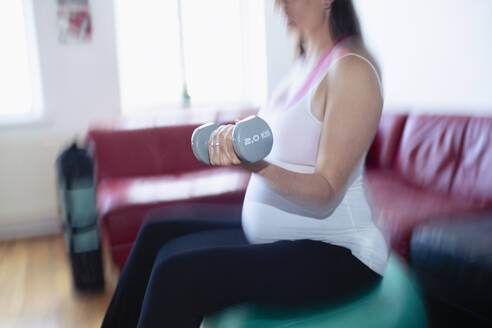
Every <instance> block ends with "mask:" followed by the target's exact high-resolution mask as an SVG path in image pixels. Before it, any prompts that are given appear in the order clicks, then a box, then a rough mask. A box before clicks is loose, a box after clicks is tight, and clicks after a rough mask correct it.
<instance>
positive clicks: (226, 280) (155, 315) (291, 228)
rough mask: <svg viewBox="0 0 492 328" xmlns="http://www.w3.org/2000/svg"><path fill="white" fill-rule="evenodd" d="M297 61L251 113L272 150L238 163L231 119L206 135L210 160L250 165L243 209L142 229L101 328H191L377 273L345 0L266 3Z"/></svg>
mask: <svg viewBox="0 0 492 328" xmlns="http://www.w3.org/2000/svg"><path fill="white" fill-rule="evenodd" d="M276 6H277V8H279V9H280V10H281V12H282V14H283V15H284V18H285V20H286V22H287V24H288V29H289V32H290V33H291V35H292V36H293V37H294V38H295V40H296V59H295V61H294V63H293V65H292V67H291V69H290V70H289V71H288V73H286V74H285V75H284V77H283V79H282V81H281V83H279V85H278V86H277V88H276V89H275V92H273V94H272V96H271V97H270V99H269V102H268V105H267V106H265V107H263V108H261V109H260V111H259V112H258V116H260V117H261V118H263V119H264V120H265V121H266V122H267V123H268V124H269V125H270V127H271V129H272V132H273V135H274V145H273V149H272V151H271V153H270V154H269V155H268V156H267V157H266V158H265V159H264V160H262V161H260V162H257V163H242V162H241V161H240V160H239V158H238V157H237V156H236V154H235V153H234V148H233V146H232V142H231V135H232V128H233V125H222V126H220V127H219V128H218V129H217V130H215V131H214V132H213V133H212V135H211V137H210V140H209V155H210V162H211V164H212V165H221V166H227V165H232V166H235V167H240V168H242V169H245V170H248V171H249V172H252V174H251V179H250V181H249V184H248V187H247V190H246V196H245V199H244V205H243V209H242V216H241V218H240V219H230V218H217V217H215V218H214V217H206V218H203V217H202V218H176V219H166V220H161V221H159V220H157V221H153V222H149V223H147V224H145V225H144V226H143V227H142V228H141V229H140V231H139V234H138V237H137V241H136V243H135V245H134V247H133V249H132V251H131V253H130V256H129V258H128V261H127V263H126V265H125V267H124V269H123V271H122V273H121V276H120V279H119V282H118V285H117V288H116V291H115V293H114V295H113V298H112V300H111V303H110V305H109V308H108V310H107V312H106V316H105V318H104V321H103V324H102V326H103V327H166V328H167V327H169V328H176V327H190V328H191V327H199V326H200V323H201V321H202V319H203V318H204V316H206V315H210V314H212V313H214V312H216V311H218V310H220V309H223V308H225V307H228V306H231V305H233V304H237V303H242V302H256V303H263V304H275V305H288V306H298V305H305V304H310V303H315V302H328V301H337V300H339V299H342V298H345V297H350V296H351V295H356V294H357V293H360V292H361V291H363V290H364V289H366V288H369V287H370V286H372V285H373V284H374V283H376V282H377V281H378V280H380V279H381V277H382V275H383V274H384V271H385V267H386V263H387V261H388V246H387V243H386V241H385V239H384V237H383V235H382V233H381V231H380V230H379V229H378V227H377V226H376V225H375V224H374V222H373V219H372V215H371V204H370V199H369V198H368V197H367V195H366V192H365V185H364V179H363V174H364V170H363V168H364V162H365V158H366V155H367V151H368V149H369V147H370V145H371V143H372V141H373V138H374V136H375V134H376V131H377V128H378V124H379V119H380V116H381V112H382V107H383V96H382V88H381V83H380V77H379V72H378V69H377V68H376V67H375V63H374V61H373V59H372V57H371V56H370V55H369V53H368V52H367V50H366V49H365V47H364V43H363V41H362V37H361V31H360V27H359V23H358V19H357V17H356V13H355V10H354V7H353V4H352V1H350V0H283V1H282V0H280V1H279V0H277V1H276Z"/></svg>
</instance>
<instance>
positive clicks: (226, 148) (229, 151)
mask: <svg viewBox="0 0 492 328" xmlns="http://www.w3.org/2000/svg"><path fill="white" fill-rule="evenodd" d="M233 130H234V124H226V125H221V126H220V127H219V128H218V129H217V130H215V131H214V132H212V134H211V135H210V138H209V140H208V155H209V158H210V165H239V164H241V160H240V159H239V157H237V155H236V152H235V151H234V146H233V145H232V132H233ZM217 143H218V145H217Z"/></svg>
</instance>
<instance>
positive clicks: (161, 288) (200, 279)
mask: <svg viewBox="0 0 492 328" xmlns="http://www.w3.org/2000/svg"><path fill="white" fill-rule="evenodd" d="M242 236H244V235H243V234H242V231H238V230H216V231H207V232H201V233H192V234H189V235H186V236H182V237H180V238H179V239H176V240H174V241H173V242H170V243H168V245H167V246H166V245H164V246H163V247H162V248H161V249H160V251H159V254H158V256H157V257H156V261H155V263H154V267H153V270H152V277H151V281H150V282H149V286H148V288H147V292H146V296H145V302H146V303H147V304H146V305H147V309H146V311H144V312H145V313H143V315H144V316H145V315H149V316H155V315H157V316H158V315H159V313H157V314H156V313H154V314H152V312H153V311H152V310H150V308H151V307H152V304H151V303H154V305H155V304H161V305H160V308H162V305H163V304H167V301H166V300H172V303H173V305H174V306H177V307H178V308H179V306H180V305H181V306H183V307H185V308H186V309H187V311H191V313H189V314H190V315H193V316H200V315H207V314H210V313H213V312H215V311H217V310H219V309H221V308H223V307H226V306H229V305H232V304H236V303H242V302H257V303H265V304H275V305H294V306H295V305H301V304H306V303H310V302H326V301H330V300H338V299H341V298H344V297H349V296H351V295H353V294H354V293H357V292H360V291H361V290H363V289H365V288H367V287H369V286H370V285H372V284H373V283H374V282H375V281H377V280H378V278H379V277H380V276H379V275H378V274H377V273H375V272H374V271H372V270H370V269H369V268H368V267H367V266H365V265H364V264H363V263H362V262H360V261H359V260H358V259H357V258H355V257H354V256H353V255H352V254H351V252H350V251H349V250H348V249H346V248H343V247H339V246H335V245H330V244H327V243H323V242H319V241H312V240H297V241H288V240H284V241H277V242H274V243H267V244H249V243H247V242H246V241H245V239H242V238H244V237H242ZM167 305H169V304H167ZM175 310H176V309H175ZM154 319H156V318H154Z"/></svg>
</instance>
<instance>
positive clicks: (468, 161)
mask: <svg viewBox="0 0 492 328" xmlns="http://www.w3.org/2000/svg"><path fill="white" fill-rule="evenodd" d="M451 193H452V194H454V195H458V196H462V197H473V198H475V199H477V200H480V201H482V202H483V203H484V205H487V204H490V206H492V117H471V118H470V121H469V123H468V127H467V129H466V133H465V140H464V143H463V154H462V156H461V160H460V162H459V165H458V169H457V171H456V176H455V178H454V180H453V185H452V190H451Z"/></svg>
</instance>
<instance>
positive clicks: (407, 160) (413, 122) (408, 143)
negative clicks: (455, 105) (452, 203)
mask: <svg viewBox="0 0 492 328" xmlns="http://www.w3.org/2000/svg"><path fill="white" fill-rule="evenodd" d="M468 121H469V117H466V116H452V115H410V116H409V117H408V119H407V121H406V123H405V128H404V130H403V135H402V139H401V142H400V146H399V149H398V152H397V156H396V171H397V172H398V173H400V175H401V176H402V177H403V178H404V179H405V180H406V181H408V182H409V183H412V184H414V185H415V186H418V187H423V188H426V189H428V190H433V191H441V192H446V193H448V192H449V191H450V189H451V185H452V181H453V178H454V175H455V173H456V170H457V168H458V163H459V161H460V156H461V151H462V147H463V139H464V133H465V129H466V125H467V123H468Z"/></svg>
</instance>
